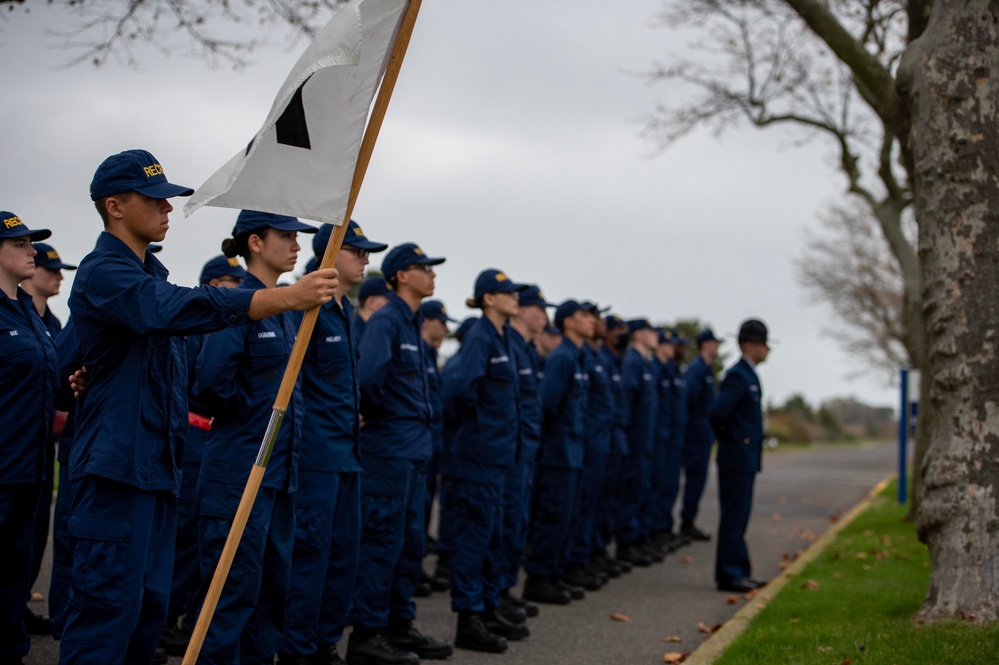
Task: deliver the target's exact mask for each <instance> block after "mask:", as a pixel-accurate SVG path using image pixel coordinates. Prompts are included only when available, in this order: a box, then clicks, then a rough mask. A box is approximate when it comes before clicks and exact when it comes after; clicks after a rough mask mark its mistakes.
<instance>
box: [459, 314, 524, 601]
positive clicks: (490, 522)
mask: <svg viewBox="0 0 999 665" xmlns="http://www.w3.org/2000/svg"><path fill="white" fill-rule="evenodd" d="M509 332H510V326H509V325H508V324H506V325H504V330H503V333H502V334H501V333H500V331H499V330H497V329H496V326H495V325H493V323H492V321H490V320H489V319H487V318H486V317H482V318H480V319H479V320H478V321H476V322H475V324H474V325H473V326H472V327H471V329H470V330H469V331H468V333H467V334H466V335H465V337H464V339H462V344H461V363H460V364H459V366H458V368H457V371H456V372H455V373H454V374H453V375H451V376H449V377H448V384H447V385H446V386H445V390H446V394H447V397H448V398H449V399H450V400H451V401H452V402H453V404H454V406H455V410H456V413H457V415H458V419H459V422H460V425H459V427H458V431H457V433H456V434H455V437H454V440H453V441H452V442H451V464H450V469H449V473H450V477H451V485H450V490H449V491H451V492H453V495H452V497H451V501H452V502H453V503H454V532H453V540H452V542H451V550H450V551H451V560H450V561H451V568H450V571H451V609H452V610H453V611H455V612H477V613H480V612H483V611H485V610H487V609H494V608H496V607H498V606H499V600H500V596H499V593H500V591H501V589H500V587H499V582H500V574H501V568H500V562H501V560H502V557H501V554H502V544H501V534H502V524H503V480H504V478H505V476H506V473H507V469H509V468H510V467H512V466H513V465H514V464H515V462H516V459H517V448H518V444H519V434H518V424H519V421H520V405H519V399H518V397H519V387H518V385H517V379H518V373H517V364H516V361H515V359H514V357H513V354H512V352H511V350H510V335H509Z"/></svg>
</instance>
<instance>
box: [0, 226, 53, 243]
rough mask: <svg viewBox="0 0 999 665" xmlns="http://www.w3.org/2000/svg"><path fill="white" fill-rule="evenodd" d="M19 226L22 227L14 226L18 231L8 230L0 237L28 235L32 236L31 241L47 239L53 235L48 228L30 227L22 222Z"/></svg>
mask: <svg viewBox="0 0 999 665" xmlns="http://www.w3.org/2000/svg"><path fill="white" fill-rule="evenodd" d="M18 226H19V227H20V228H18V227H14V228H16V229H17V230H16V231H8V232H7V233H4V234H3V235H2V236H0V238H23V237H25V236H27V237H29V238H31V242H36V241H38V240H45V239H46V238H48V237H49V236H50V235H52V232H51V231H49V230H48V229H29V228H28V227H26V226H24V225H20V224H19V225H18Z"/></svg>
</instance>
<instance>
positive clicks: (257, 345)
mask: <svg viewBox="0 0 999 665" xmlns="http://www.w3.org/2000/svg"><path fill="white" fill-rule="evenodd" d="M263 288H265V287H264V284H263V283H262V282H261V281H260V280H259V279H258V278H257V277H256V276H255V275H253V274H252V273H247V274H246V277H245V278H244V279H243V282H242V284H240V285H239V286H238V287H236V288H235V289H232V290H233V291H243V292H250V293H252V292H253V291H256V290H259V289H263ZM296 333H297V328H296V326H295V318H294V316H293V315H292V313H290V312H285V313H283V314H277V315H274V316H270V317H268V318H266V319H262V320H260V321H253V322H250V323H248V324H247V325H245V326H242V327H240V328H230V329H228V330H223V331H221V332H218V333H216V334H214V335H209V336H207V337H206V338H205V340H204V345H203V346H202V348H201V354H200V355H199V356H198V368H197V381H196V383H195V387H194V393H195V395H196V396H197V397H198V399H199V400H201V404H202V405H203V408H205V410H207V411H208V412H209V413H211V414H212V416H213V417H214V418H215V420H214V422H213V423H212V428H211V430H210V431H209V432H208V438H207V439H206V440H205V448H204V452H203V455H202V460H201V471H200V473H199V475H198V487H197V490H196V494H197V498H196V501H197V511H198V535H199V550H200V561H201V577H202V583H201V588H200V589H199V591H198V600H197V604H198V606H199V607H200V605H201V603H202V601H203V600H204V598H205V595H206V594H207V592H208V586H209V584H210V583H211V579H212V576H213V575H214V573H215V567H216V566H217V565H218V560H219V557H220V555H221V554H222V548H223V547H224V546H225V541H226V538H227V536H228V535H229V530H230V529H231V527H232V521H233V518H234V517H235V515H236V510H237V508H238V506H239V501H240V498H241V496H242V494H243V489H244V488H245V486H246V479H247V478H248V477H249V475H250V470H251V469H252V467H253V464H254V461H255V460H256V457H257V452H258V450H259V448H260V441H261V439H262V437H263V435H264V432H265V431H266V429H267V423H268V421H269V419H270V415H271V410H272V406H273V404H274V396H275V395H276V394H277V392H278V387H279V386H280V384H281V379H282V376H283V375H284V369H285V365H286V364H287V362H288V356H289V355H290V354H291V348H292V346H293V345H294V343H295V335H296ZM303 414H304V405H303V398H302V383H301V379H299V381H298V382H297V383H296V384H295V388H294V390H293V391H292V396H291V400H290V401H289V403H288V408H287V410H286V411H285V417H284V423H283V424H282V426H281V429H280V431H279V432H278V436H277V439H276V440H275V442H274V450H273V452H272V453H271V456H270V461H269V462H268V464H267V470H266V471H265V473H264V477H263V481H262V482H261V486H260V490H259V492H258V494H257V498H256V501H255V502H254V504H253V509H252V510H251V511H250V515H249V519H248V520H247V523H246V528H245V529H244V530H243V537H242V539H241V540H240V543H239V549H238V550H237V552H236V557H235V558H234V559H233V562H232V567H231V568H230V570H229V577H228V580H227V582H226V585H225V588H224V589H223V591H222V595H221V596H220V597H219V601H218V605H217V607H216V610H215V614H214V617H213V619H212V623H211V626H210V627H209V629H208V634H207V635H206V636H205V641H204V644H203V646H202V648H201V654H200V656H199V658H198V662H199V663H206V664H208V663H211V664H213V665H223V664H224V663H233V662H239V663H240V664H241V665H259V664H262V663H271V662H273V660H274V655H275V654H276V653H277V648H278V644H279V642H280V638H281V634H282V633H283V631H284V623H283V617H284V603H285V599H286V598H287V596H288V586H289V580H290V575H291V551H292V546H293V544H294V539H295V500H294V492H295V490H296V489H297V486H298V454H299V445H300V441H301V435H302V420H303Z"/></svg>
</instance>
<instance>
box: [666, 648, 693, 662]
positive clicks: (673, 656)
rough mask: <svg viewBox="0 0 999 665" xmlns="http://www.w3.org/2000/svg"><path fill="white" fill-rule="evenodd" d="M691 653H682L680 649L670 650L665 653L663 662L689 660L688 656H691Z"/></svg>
mask: <svg viewBox="0 0 999 665" xmlns="http://www.w3.org/2000/svg"><path fill="white" fill-rule="evenodd" d="M689 655H690V654H689V653H680V652H678V651H669V652H667V653H664V654H663V662H664V663H671V664H672V663H682V662H683V661H685V660H687V656H689Z"/></svg>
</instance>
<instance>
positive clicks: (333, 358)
mask: <svg viewBox="0 0 999 665" xmlns="http://www.w3.org/2000/svg"><path fill="white" fill-rule="evenodd" d="M315 359H316V364H317V365H318V366H319V369H320V371H321V372H322V375H323V376H324V377H325V378H328V379H336V378H337V377H339V376H340V374H342V373H343V370H344V367H345V366H346V365H347V364H349V363H350V356H349V347H348V346H347V343H346V342H320V343H319V344H317V345H316V351H315Z"/></svg>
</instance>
